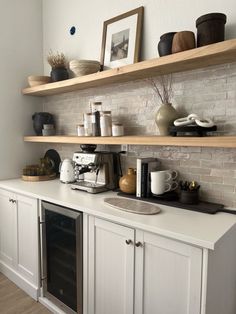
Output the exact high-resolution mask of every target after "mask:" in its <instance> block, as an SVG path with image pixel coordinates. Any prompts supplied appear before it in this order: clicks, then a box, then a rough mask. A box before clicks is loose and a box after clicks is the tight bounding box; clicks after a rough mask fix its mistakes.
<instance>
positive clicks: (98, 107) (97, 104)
mask: <svg viewBox="0 0 236 314" xmlns="http://www.w3.org/2000/svg"><path fill="white" fill-rule="evenodd" d="M90 107H91V112H96V111H99V112H101V111H102V102H101V101H94V102H92V101H91V102H90Z"/></svg>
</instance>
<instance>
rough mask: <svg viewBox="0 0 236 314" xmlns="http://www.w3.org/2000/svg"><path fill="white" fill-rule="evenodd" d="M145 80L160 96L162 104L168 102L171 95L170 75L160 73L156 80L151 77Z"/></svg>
mask: <svg viewBox="0 0 236 314" xmlns="http://www.w3.org/2000/svg"><path fill="white" fill-rule="evenodd" d="M147 81H148V82H149V83H150V84H151V86H152V89H153V90H154V92H155V93H156V94H157V96H158V97H159V98H160V100H161V102H162V103H163V104H170V103H171V98H172V95H173V89H172V75H171V74H170V75H162V76H160V77H159V78H158V80H157V82H156V81H155V80H154V79H153V78H148V79H147Z"/></svg>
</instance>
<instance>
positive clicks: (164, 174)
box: [151, 169, 178, 182]
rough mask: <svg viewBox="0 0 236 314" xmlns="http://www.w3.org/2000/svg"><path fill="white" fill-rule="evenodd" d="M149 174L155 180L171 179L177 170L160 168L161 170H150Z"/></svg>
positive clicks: (174, 176) (173, 178)
mask: <svg viewBox="0 0 236 314" xmlns="http://www.w3.org/2000/svg"><path fill="white" fill-rule="evenodd" d="M151 176H153V179H154V180H155V179H156V180H158V181H159V180H163V181H167V182H169V181H172V180H175V179H176V178H177V177H178V172H177V171H176V170H172V169H169V170H161V171H152V172H151Z"/></svg>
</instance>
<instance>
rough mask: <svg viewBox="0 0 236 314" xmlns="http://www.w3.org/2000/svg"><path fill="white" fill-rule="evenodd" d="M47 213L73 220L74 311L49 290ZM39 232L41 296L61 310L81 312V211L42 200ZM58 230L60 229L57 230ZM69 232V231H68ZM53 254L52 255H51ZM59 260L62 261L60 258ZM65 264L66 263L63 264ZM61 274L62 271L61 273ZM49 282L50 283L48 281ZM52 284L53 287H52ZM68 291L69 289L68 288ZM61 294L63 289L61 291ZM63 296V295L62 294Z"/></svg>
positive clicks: (55, 283) (80, 313)
mask: <svg viewBox="0 0 236 314" xmlns="http://www.w3.org/2000/svg"><path fill="white" fill-rule="evenodd" d="M48 213H55V214H59V216H60V217H62V216H61V215H63V216H66V217H69V218H71V219H72V220H74V221H75V241H76V242H75V256H76V288H77V293H76V303H77V309H76V311H74V309H72V308H70V307H69V306H68V305H66V304H65V303H63V302H62V300H60V299H59V298H58V297H57V296H55V295H53V294H52V293H50V292H49V288H48V287H49V286H48V285H49V283H50V279H48V278H50V269H49V273H48V266H47V262H48V256H47V252H49V251H48V250H50V247H48V248H47V245H48V243H47V233H48V232H49V231H48V230H47V215H48ZM39 224H40V228H41V232H42V272H41V281H42V288H43V289H42V291H43V296H45V297H46V298H48V299H49V300H51V301H52V302H53V303H54V304H56V305H57V306H58V307H60V308H61V309H62V310H63V311H65V312H66V313H69V314H71V313H73V314H75V313H79V314H82V313H83V291H82V289H83V249H82V245H83V239H82V237H83V233H82V213H81V212H78V211H73V210H71V209H68V208H65V207H61V206H58V205H55V204H51V203H47V202H42V221H41V222H39ZM58 232H60V230H59V231H58ZM68 232H70V231H68ZM53 256H54V255H53ZM61 262H64V263H65V261H64V260H62V261H61ZM64 265H65V264H64ZM65 266H66V265H65ZM62 275H63V273H62ZM48 280H49V281H48ZM51 280H53V279H51ZM50 284H51V283H50ZM56 285H57V282H56V281H55V282H54V286H56ZM54 286H53V287H54ZM57 288H58V291H60V292H61V290H60V289H61V288H60V287H57ZM64 291H65V290H64ZM68 291H70V289H68ZM61 293H62V294H63V290H62V292H61ZM63 297H64V295H63Z"/></svg>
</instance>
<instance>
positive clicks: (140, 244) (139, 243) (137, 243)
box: [135, 241, 143, 247]
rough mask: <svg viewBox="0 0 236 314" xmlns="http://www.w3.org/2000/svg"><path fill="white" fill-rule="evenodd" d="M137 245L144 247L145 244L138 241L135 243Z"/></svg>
mask: <svg viewBox="0 0 236 314" xmlns="http://www.w3.org/2000/svg"><path fill="white" fill-rule="evenodd" d="M135 246H136V247H143V244H142V242H140V241H138V242H136V243H135Z"/></svg>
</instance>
